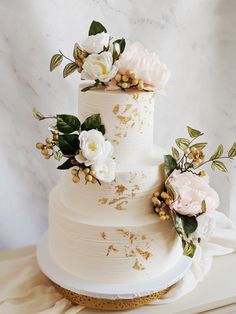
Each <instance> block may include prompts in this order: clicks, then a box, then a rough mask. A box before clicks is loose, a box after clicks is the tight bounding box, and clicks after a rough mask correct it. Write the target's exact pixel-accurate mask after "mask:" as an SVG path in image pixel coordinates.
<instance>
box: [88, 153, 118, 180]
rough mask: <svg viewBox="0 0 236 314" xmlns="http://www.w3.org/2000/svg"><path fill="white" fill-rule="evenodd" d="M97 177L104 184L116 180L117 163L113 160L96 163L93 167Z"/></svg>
mask: <svg viewBox="0 0 236 314" xmlns="http://www.w3.org/2000/svg"><path fill="white" fill-rule="evenodd" d="M92 170H94V171H95V177H96V178H97V179H98V180H100V181H103V182H111V181H113V180H114V179H115V170H116V163H115V161H114V160H113V159H112V158H107V159H106V160H103V161H99V162H96V163H94V164H93V165H92Z"/></svg>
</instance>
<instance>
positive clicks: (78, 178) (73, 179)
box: [72, 176, 80, 183]
mask: <svg viewBox="0 0 236 314" xmlns="http://www.w3.org/2000/svg"><path fill="white" fill-rule="evenodd" d="M72 181H73V182H74V183H78V182H79V181H80V177H78V176H73V177H72Z"/></svg>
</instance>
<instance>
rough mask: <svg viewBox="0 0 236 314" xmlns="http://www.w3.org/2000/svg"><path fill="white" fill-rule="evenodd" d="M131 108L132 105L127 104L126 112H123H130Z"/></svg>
mask: <svg viewBox="0 0 236 314" xmlns="http://www.w3.org/2000/svg"><path fill="white" fill-rule="evenodd" d="M131 107H132V105H131V104H127V105H126V106H125V110H124V111H123V113H125V112H127V111H129V110H130V108H131Z"/></svg>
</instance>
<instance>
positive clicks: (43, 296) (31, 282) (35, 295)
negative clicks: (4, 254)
mask: <svg viewBox="0 0 236 314" xmlns="http://www.w3.org/2000/svg"><path fill="white" fill-rule="evenodd" d="M82 309H83V307H82V306H74V305H72V304H71V302H69V301H68V300H66V299H64V298H62V296H61V295H60V294H59V293H58V292H57V291H56V289H55V288H54V287H53V286H52V284H51V282H50V281H49V280H48V279H47V277H46V276H44V274H43V273H42V272H41V271H40V270H39V267H38V265H37V261H36V257H35V254H30V255H26V256H24V257H21V258H17V259H9V260H5V261H2V262H0V313H1V314H36V313H38V314H76V313H79V312H80V311H81V310H82Z"/></svg>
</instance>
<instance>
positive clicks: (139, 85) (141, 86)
mask: <svg viewBox="0 0 236 314" xmlns="http://www.w3.org/2000/svg"><path fill="white" fill-rule="evenodd" d="M137 88H138V90H143V88H144V85H143V81H142V80H139V82H138V87H137Z"/></svg>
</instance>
